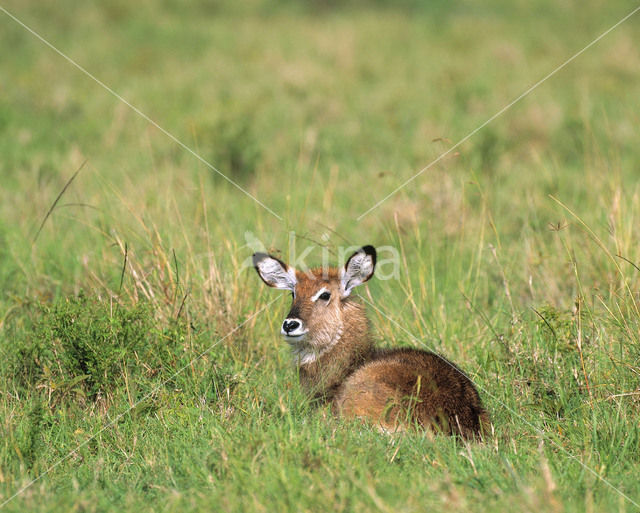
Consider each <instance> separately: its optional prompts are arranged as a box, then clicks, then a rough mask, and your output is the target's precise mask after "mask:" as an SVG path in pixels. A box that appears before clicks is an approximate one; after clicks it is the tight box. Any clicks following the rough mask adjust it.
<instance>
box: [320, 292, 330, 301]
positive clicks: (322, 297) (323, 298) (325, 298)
mask: <svg viewBox="0 0 640 513" xmlns="http://www.w3.org/2000/svg"><path fill="white" fill-rule="evenodd" d="M330 297H331V294H330V293H329V292H323V293H322V294H320V299H322V300H323V301H328V300H329V298H330Z"/></svg>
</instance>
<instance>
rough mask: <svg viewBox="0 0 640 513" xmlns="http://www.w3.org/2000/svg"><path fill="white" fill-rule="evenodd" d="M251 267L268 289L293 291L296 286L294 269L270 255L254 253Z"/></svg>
mask: <svg viewBox="0 0 640 513" xmlns="http://www.w3.org/2000/svg"><path fill="white" fill-rule="evenodd" d="M253 266H254V267H255V268H256V271H257V272H258V276H260V278H262V281H264V282H265V283H266V284H267V285H269V287H274V288H276V289H284V290H291V291H293V289H294V288H295V286H296V271H295V269H294V268H293V267H289V266H288V265H287V264H285V263H284V262H282V261H280V260H278V259H277V258H275V257H272V256H271V255H267V254H266V253H254V255H253Z"/></svg>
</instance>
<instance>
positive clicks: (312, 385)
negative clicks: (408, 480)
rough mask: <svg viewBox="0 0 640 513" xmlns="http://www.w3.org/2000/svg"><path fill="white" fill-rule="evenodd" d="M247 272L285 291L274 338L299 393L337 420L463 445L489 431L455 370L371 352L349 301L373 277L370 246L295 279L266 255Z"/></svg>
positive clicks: (418, 358)
mask: <svg viewBox="0 0 640 513" xmlns="http://www.w3.org/2000/svg"><path fill="white" fill-rule="evenodd" d="M253 264H254V266H255V268H256V271H257V272H258V274H259V275H260V277H261V278H262V280H263V281H264V282H265V283H266V284H267V285H269V286H270V287H275V288H277V289H284V290H290V291H291V294H292V297H293V304H292V305H291V310H290V311H289V314H288V315H287V318H286V319H285V320H284V322H283V323H282V330H281V333H282V335H283V336H284V338H285V340H286V341H287V342H288V343H289V345H290V346H291V350H292V352H293V356H294V360H295V363H296V364H297V365H298V367H299V374H300V380H301V382H302V385H303V386H304V388H306V389H307V390H308V391H309V392H310V393H311V394H312V395H314V396H315V397H318V398H321V399H323V400H326V401H329V402H330V403H331V407H332V410H333V411H334V412H335V413H336V414H338V415H342V416H344V417H359V418H364V419H368V420H369V421H371V422H374V423H375V424H376V425H378V426H379V427H380V429H382V430H384V431H389V432H395V431H398V430H402V429H406V428H407V427H408V426H409V425H412V424H418V425H420V426H422V427H424V428H426V429H431V430H433V431H435V432H441V433H447V434H457V435H461V436H462V437H464V438H468V439H470V438H476V437H478V438H479V437H481V436H482V435H483V433H485V432H486V430H487V429H488V428H489V425H490V424H489V416H488V414H487V412H486V411H485V409H484V408H483V407H482V403H481V401H480V397H479V395H478V392H477V391H476V389H475V387H474V386H473V384H472V383H471V381H470V380H469V379H468V378H467V377H466V376H465V375H464V374H463V373H462V371H461V370H460V369H458V367H456V366H455V365H454V364H452V363H451V362H449V361H447V360H445V359H444V358H442V357H441V356H438V355H437V354H434V353H430V352H426V351H421V350H418V349H410V348H400V349H376V348H375V346H374V342H373V337H372V336H371V334H370V330H369V323H368V320H367V316H366V313H365V309H364V307H363V306H362V305H361V304H360V303H359V302H357V301H355V300H354V299H353V297H352V296H351V291H352V290H353V289H354V288H355V287H357V286H358V285H361V284H362V283H364V282H366V281H367V280H369V278H371V276H373V272H374V269H375V265H376V250H375V249H374V248H373V247H372V246H364V247H363V248H361V249H359V250H358V251H356V252H355V253H354V254H353V255H352V256H351V257H350V258H349V259H348V260H347V262H346V263H345V265H344V267H342V268H331V269H323V268H317V269H311V270H309V271H307V272H302V271H298V270H296V269H294V268H292V267H289V266H288V265H287V264H285V263H284V262H282V261H280V260H278V259H277V258H275V257H273V256H270V255H267V254H265V253H256V254H254V255H253Z"/></svg>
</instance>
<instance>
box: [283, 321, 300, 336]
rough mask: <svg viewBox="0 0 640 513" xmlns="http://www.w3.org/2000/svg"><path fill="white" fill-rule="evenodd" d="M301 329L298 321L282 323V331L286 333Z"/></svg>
mask: <svg viewBox="0 0 640 513" xmlns="http://www.w3.org/2000/svg"><path fill="white" fill-rule="evenodd" d="M299 327H300V323H299V322H298V321H284V322H283V323H282V329H283V330H284V332H285V333H291V332H292V331H294V330H297V329H298V328H299Z"/></svg>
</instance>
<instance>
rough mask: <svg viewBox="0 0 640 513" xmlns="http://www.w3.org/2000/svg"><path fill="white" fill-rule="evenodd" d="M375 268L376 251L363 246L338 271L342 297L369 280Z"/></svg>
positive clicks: (371, 247) (370, 247)
mask: <svg viewBox="0 0 640 513" xmlns="http://www.w3.org/2000/svg"><path fill="white" fill-rule="evenodd" d="M375 267H376V250H375V248H374V247H373V246H363V247H362V248H360V249H359V250H358V251H356V252H355V253H354V254H353V255H351V256H350V257H349V260H347V263H346V264H344V268H343V269H342V270H341V271H340V286H341V289H342V297H347V296H348V295H349V294H351V290H352V289H353V288H354V287H357V286H358V285H361V284H363V283H364V282H365V281H367V280H368V279H369V278H371V277H372V276H373V271H374V270H375Z"/></svg>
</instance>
